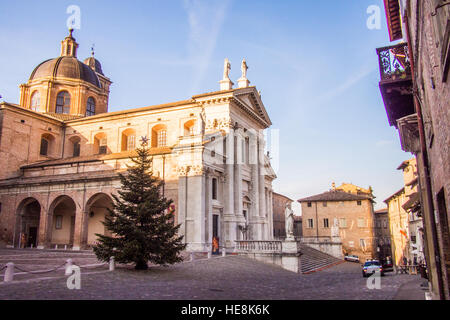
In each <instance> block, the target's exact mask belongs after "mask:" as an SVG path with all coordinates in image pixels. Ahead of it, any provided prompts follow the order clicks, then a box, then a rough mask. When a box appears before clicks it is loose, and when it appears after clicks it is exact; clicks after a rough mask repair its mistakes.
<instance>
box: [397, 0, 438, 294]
mask: <svg viewBox="0 0 450 320" xmlns="http://www.w3.org/2000/svg"><path fill="white" fill-rule="evenodd" d="M409 4H410V1H409V0H408V5H409ZM417 13H419V6H418V7H417ZM418 17H419V15H418V14H417V23H420V22H419V20H418ZM404 19H405V25H406V37H407V42H408V51H409V61H410V64H411V75H412V82H413V97H414V107H415V108H416V112H417V120H418V121H417V122H418V129H419V138H420V148H421V153H422V160H423V166H424V175H425V189H426V193H427V197H428V201H427V205H428V210H430V224H431V236H432V238H433V242H434V244H435V245H434V255H435V262H436V264H437V265H438V266H437V268H436V272H437V278H438V279H437V280H438V286H439V297H440V299H441V300H445V295H444V283H443V279H442V270H441V268H442V266H441V259H440V254H439V242H438V237H437V234H436V220H435V215H434V205H433V194H432V192H431V180H430V175H429V164H428V152H427V149H426V139H425V130H424V125H423V117H422V108H421V105H420V101H419V100H418V98H417V94H418V90H417V89H418V87H417V83H416V79H415V68H414V67H415V66H414V54H413V51H412V48H411V37H410V33H409V17H408V13H407V12H406V13H405V17H404ZM417 29H418V28H417ZM424 230H425V229H424Z"/></svg>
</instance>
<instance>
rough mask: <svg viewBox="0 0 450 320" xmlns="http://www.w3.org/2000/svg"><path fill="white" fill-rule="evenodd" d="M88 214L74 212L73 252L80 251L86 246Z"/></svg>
mask: <svg viewBox="0 0 450 320" xmlns="http://www.w3.org/2000/svg"><path fill="white" fill-rule="evenodd" d="M87 228H88V214H87V212H85V211H84V210H81V209H78V208H77V210H76V212H75V230H74V235H73V248H72V249H73V250H81V249H84V248H85V247H86V244H87Z"/></svg>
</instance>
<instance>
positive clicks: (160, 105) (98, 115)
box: [68, 100, 194, 121]
mask: <svg viewBox="0 0 450 320" xmlns="http://www.w3.org/2000/svg"><path fill="white" fill-rule="evenodd" d="M190 103H194V102H193V101H192V100H181V101H176V102H170V103H164V104H158V105H153V106H147V107H141V108H133V109H126V110H120V111H113V112H106V113H100V114H96V115H94V116H89V117H83V118H82V119H80V120H82V121H83V120H94V119H98V118H106V117H111V116H115V115H121V114H127V113H135V112H142V111H147V110H156V109H163V108H167V107H176V106H180V105H186V104H190ZM72 120H75V121H76V120H78V119H72ZM68 121H70V120H68Z"/></svg>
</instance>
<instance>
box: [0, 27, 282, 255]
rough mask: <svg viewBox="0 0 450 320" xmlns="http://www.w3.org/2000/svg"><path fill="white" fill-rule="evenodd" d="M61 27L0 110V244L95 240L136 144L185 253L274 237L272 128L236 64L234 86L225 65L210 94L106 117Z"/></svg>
mask: <svg viewBox="0 0 450 320" xmlns="http://www.w3.org/2000/svg"><path fill="white" fill-rule="evenodd" d="M72 32H73V31H72V30H70V34H69V35H68V36H67V37H66V38H65V39H64V40H63V41H62V42H61V52H60V56H59V57H57V58H54V59H49V60H46V61H44V62H42V63H41V64H39V65H38V66H37V67H36V68H35V69H34V70H33V71H32V73H31V75H30V78H29V79H28V81H27V82H26V83H25V84H22V85H20V103H19V104H14V103H8V102H2V103H1V104H0V246H4V247H5V246H6V247H16V248H19V247H22V248H23V247H34V248H40V249H44V248H55V247H56V248H72V249H73V250H81V249H88V248H89V247H91V246H92V245H94V244H95V242H96V238H97V237H96V234H108V230H105V227H104V225H103V224H102V221H104V219H105V216H106V215H108V208H111V204H112V197H111V195H113V194H117V191H118V190H119V189H120V187H121V186H120V180H119V177H118V173H120V172H124V171H125V170H126V168H127V164H131V160H130V158H131V157H133V156H135V155H136V153H135V151H134V149H135V148H136V147H138V146H139V145H140V141H141V139H142V137H147V139H148V140H149V148H150V153H151V155H152V158H153V174H154V175H156V176H158V177H159V178H160V179H162V180H163V181H164V184H163V187H162V190H161V192H162V194H163V195H164V196H165V197H167V198H170V199H173V201H174V202H173V205H172V207H171V210H170V214H173V216H174V217H173V218H174V221H175V223H177V224H181V227H180V229H179V232H180V234H182V235H184V241H185V242H186V243H187V250H188V251H201V252H205V251H208V250H211V249H212V248H211V246H212V243H213V240H214V242H215V243H217V242H218V243H219V246H220V248H227V249H229V250H232V249H233V248H235V241H238V240H271V239H273V225H272V224H273V216H272V214H273V212H272V198H273V191H272V181H273V180H274V179H275V178H276V175H275V173H274V171H273V169H272V167H271V164H270V159H269V157H268V154H266V153H265V151H264V149H265V143H266V142H265V136H264V134H263V132H264V130H265V129H267V128H269V127H270V125H271V121H270V118H269V116H268V114H267V112H266V109H265V107H264V104H263V102H262V100H261V96H260V94H259V92H258V91H257V89H256V88H255V87H254V86H249V84H250V81H249V80H248V79H247V64H246V62H245V60H243V61H242V66H241V68H242V76H241V78H240V79H238V80H237V82H238V85H237V87H236V88H233V86H234V83H233V82H232V81H231V80H230V78H229V70H230V63H229V61H228V60H227V59H226V60H225V65H224V73H223V78H222V80H220V81H219V85H220V90H219V91H216V92H209V93H203V94H199V95H195V96H192V97H190V98H188V99H187V100H183V101H176V102H172V103H166V104H162V105H152V106H148V107H143V108H136V109H127V110H123V111H117V112H108V99H109V92H110V86H111V83H112V82H111V80H110V79H109V78H108V77H107V76H106V75H105V73H104V72H103V70H102V66H101V64H100V62H99V61H98V60H97V59H96V58H95V57H94V55H92V56H91V57H89V58H87V59H85V60H84V61H83V62H82V61H80V60H78V58H77V49H78V43H77V42H76V40H75V38H74V37H73V34H72Z"/></svg>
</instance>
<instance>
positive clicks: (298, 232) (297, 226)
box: [294, 216, 303, 238]
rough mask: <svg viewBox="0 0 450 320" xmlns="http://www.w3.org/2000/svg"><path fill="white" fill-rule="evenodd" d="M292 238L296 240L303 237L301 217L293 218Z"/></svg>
mask: <svg viewBox="0 0 450 320" xmlns="http://www.w3.org/2000/svg"><path fill="white" fill-rule="evenodd" d="M294 236H295V237H296V238H301V237H303V218H302V217H301V216H295V217H294Z"/></svg>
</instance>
